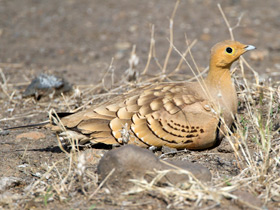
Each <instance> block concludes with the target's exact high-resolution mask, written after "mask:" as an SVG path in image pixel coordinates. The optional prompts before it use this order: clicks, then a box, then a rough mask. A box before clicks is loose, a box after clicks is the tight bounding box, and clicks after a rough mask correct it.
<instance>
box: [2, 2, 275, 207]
mask: <svg viewBox="0 0 280 210" xmlns="http://www.w3.org/2000/svg"><path fill="white" fill-rule="evenodd" d="M175 3H176V1H168V0H161V1H159V0H154V1H149V0H142V1H129V0H119V1H102V0H94V1H90V0H80V1H74V0H60V1H55V0H47V1H40V0H21V1H15V0H9V1H7V0H0V73H1V75H0V76H1V77H0V84H1V89H0V104H1V106H0V128H2V129H3V128H6V127H13V126H19V125H26V124H33V123H38V122H41V121H45V120H47V119H48V111H49V110H51V109H52V108H54V109H55V110H56V111H57V112H61V111H71V110H74V109H75V108H78V107H80V106H82V105H83V104H85V103H86V102H88V101H90V100H92V101H91V103H94V104H95V103H98V102H99V101H100V100H105V99H107V98H110V97H109V94H107V93H110V91H111V90H112V89H113V90H115V92H114V93H116V91H120V92H119V93H121V91H123V90H124V89H129V87H131V86H133V85H137V84H133V85H131V84H130V85H127V86H125V85H124V83H123V80H122V79H123V78H124V77H125V75H126V74H127V73H126V70H127V69H128V68H129V64H128V60H129V58H130V53H131V51H132V48H133V46H134V45H135V46H136V51H135V52H136V55H137V56H138V57H139V64H138V65H137V66H136V67H135V70H136V71H137V72H139V73H141V72H142V71H143V70H144V68H145V66H146V62H147V58H148V54H149V46H150V40H151V30H152V26H154V33H155V36H154V38H155V41H156V44H155V45H156V58H157V60H158V61H159V63H160V64H161V65H162V66H163V64H164V59H165V56H166V53H167V51H168V47H169V43H170V36H169V33H170V29H169V26H170V23H169V19H170V17H171V15H172V11H173V8H174V6H175ZM217 3H219V1H202V0H198V1H193V0H185V1H182V2H180V4H179V7H178V9H177V12H176V15H175V18H174V25H173V32H174V36H173V38H174V46H175V47H174V48H176V50H178V51H180V52H183V51H184V50H185V49H186V48H187V45H186V40H188V42H189V44H191V43H192V42H193V41H196V42H195V44H194V46H193V47H192V49H191V52H192V56H193V57H194V59H195V62H196V65H197V67H198V69H199V70H203V69H205V68H206V67H207V65H208V61H209V55H210V48H211V46H213V45H214V44H215V43H217V42H218V41H222V40H225V39H230V38H231V37H230V34H229V31H228V27H227V26H226V24H225V21H224V19H223V17H222V15H221V13H220V10H219V8H218V6H217ZM221 7H222V9H223V11H224V13H225V16H226V17H227V18H228V20H229V23H230V25H231V26H235V25H236V24H237V23H239V24H238V25H237V27H236V28H234V30H233V34H234V38H235V39H236V40H238V41H240V42H242V43H246V44H250V45H254V46H256V47H257V49H258V50H257V51H254V52H252V53H248V54H246V55H244V58H245V59H246V61H247V62H248V63H249V65H250V67H251V69H253V70H254V71H256V72H258V75H259V76H258V77H257V78H258V79H259V81H255V79H256V77H255V75H254V74H253V72H252V71H251V70H250V67H248V66H247V65H244V68H245V75H242V74H241V71H240V69H239V70H237V72H236V75H237V81H239V80H240V78H241V77H243V76H245V77H246V79H247V80H244V79H243V80H242V81H243V82H244V81H248V83H249V85H250V87H252V90H255V89H256V86H254V85H253V84H256V83H258V82H259V83H258V84H265V85H264V86H265V87H268V86H271V87H272V88H274V90H276V88H277V85H279V84H278V83H277V81H278V80H279V78H280V77H279V76H280V73H279V71H280V55H279V52H280V39H279V37H280V31H279V27H280V13H279V8H280V2H279V1H273V0H269V1H255V0H246V1H240V0H228V1H221ZM241 17H242V19H241ZM176 50H174V49H173V51H172V54H171V56H170V58H169V59H168V61H169V63H168V65H167V68H166V69H167V70H166V71H167V74H168V73H169V72H172V71H173V70H174V69H175V68H176V66H177V64H178V62H179V60H180V55H179V53H178V52H176ZM187 60H188V61H189V62H190V63H191V65H192V66H193V67H194V66H195V64H194V63H193V62H192V61H191V58H190V56H187ZM160 72H161V70H160V68H159V66H158V65H156V62H155V60H154V59H152V61H151V65H150V66H149V69H148V72H147V73H148V76H146V77H142V78H141V79H139V78H140V77H139V78H138V77H137V79H138V80H136V81H142V82H143V81H145V79H147V78H149V77H151V78H152V77H154V75H156V74H159V73H160ZM40 73H48V74H53V75H57V76H62V77H64V78H65V79H67V80H68V81H69V82H70V83H71V84H73V85H74V89H75V90H76V92H77V91H78V90H79V91H81V93H80V95H79V94H78V96H76V97H73V94H72V93H70V94H66V95H65V96H61V95H58V96H55V97H53V98H49V97H48V96H46V97H44V98H42V99H40V100H39V101H37V100H35V99H34V98H22V93H23V92H24V90H25V88H26V87H27V85H28V84H29V83H30V82H31V80H32V78H34V77H35V76H37V75H39V74H40ZM178 73H179V76H178V75H177V77H174V78H172V79H174V80H175V79H177V80H178V79H181V80H182V79H188V78H192V77H193V74H192V72H191V70H190V68H189V67H188V66H187V65H186V64H185V62H183V65H182V68H181V70H180V71H179V72H178ZM180 75H181V76H180ZM120 85H121V87H122V88H121V89H118V87H119V86H120ZM241 86H242V84H241ZM275 87H276V88H275ZM264 89H265V88H264ZM267 89H268V88H267ZM267 89H266V90H267ZM242 90H243V89H242V88H241V89H240V92H239V99H240V101H241V102H240V107H239V114H240V118H239V119H242V120H243V118H242V114H244V112H246V111H244V109H243V107H242V104H246V102H244V101H242V100H244V92H242ZM278 91H279V89H278ZM100 93H102V94H103V95H104V96H103V97H102V96H101V97H99V96H97V94H100ZM242 93H243V95H242ZM246 94H249V93H245V95H246ZM250 94H251V93H250ZM273 94H276V95H275V96H273V100H274V98H275V97H277V93H275V92H273ZM91 95H92V97H91ZM253 95H254V94H253ZM83 96H84V97H83ZM278 97H279V95H278ZM259 98H261V97H260V95H259V93H258V94H255V98H253V100H255V101H256V100H259ZM250 103H251V102H250ZM264 103H266V102H264ZM251 104H253V105H254V104H258V103H251ZM260 104H261V103H260ZM258 106H261V105H259V104H258ZM273 108H275V110H278V109H279V107H278V108H277V105H276V107H273ZM277 113H278V112H277V111H276V114H277ZM278 116H279V113H278ZM273 119H275V123H273V126H274V127H273V129H272V131H273V132H274V133H275V132H276V133H277V129H278V128H279V120H278V121H277V119H278V118H277V115H276V117H275V116H274V118H272V120H273ZM242 120H241V121H242ZM244 122H245V121H242V122H241V124H242V123H244ZM245 123H246V122H245ZM242 125H243V124H242ZM248 127H249V128H248V130H250V129H253V128H252V127H251V128H250V126H248ZM30 131H36V132H39V134H40V135H43V136H41V137H40V138H39V139H37V140H36V139H35V138H34V136H33V137H32V138H20V136H19V135H20V134H24V133H27V132H30ZM4 134H5V133H3V132H2V134H1V135H0V139H1V140H0V145H1V147H0V157H1V160H2V161H1V164H0V178H1V177H15V178H18V180H17V181H15V182H13V184H12V185H11V186H8V187H6V189H5V190H4V191H2V192H1V188H0V193H2V194H1V196H0V209H1V208H3V209H7V208H11V209H15V208H21V209H23V208H25V209H29V208H34V209H42V208H44V209H45V208H47V209H57V208H58V209H94V208H96V209H124V208H127V209H143V208H147V209H156V208H158V209H161V208H167V207H169V208H178V209H180V208H186V207H189V208H196V207H195V203H194V202H191V201H190V200H187V201H185V202H182V203H180V202H179V201H176V202H178V203H180V205H177V204H176V202H175V201H174V199H172V198H171V197H166V196H163V195H162V194H160V191H156V190H153V191H146V192H142V193H140V194H139V193H138V194H137V193H136V194H132V195H129V196H127V195H122V194H112V193H110V191H108V190H106V189H105V188H101V189H99V190H98V191H96V192H94V191H95V190H96V189H97V186H98V184H99V183H98V181H97V178H96V164H97V162H98V160H99V159H100V156H101V155H102V154H104V153H105V152H106V150H102V149H100V150H97V151H95V150H94V152H93V153H94V157H96V161H93V162H92V166H91V172H92V177H91V178H92V179H90V180H91V182H92V183H89V185H87V186H86V187H85V186H84V184H85V183H86V181H85V180H78V178H77V176H75V177H74V175H72V174H71V175H69V174H68V175H67V170H68V169H69V165H71V164H70V163H69V162H71V160H70V159H71V158H69V157H70V156H69V155H67V154H65V153H64V152H62V151H61V150H60V148H59V147H58V146H57V145H58V143H57V137H56V135H55V133H54V132H53V131H51V130H50V129H48V128H44V127H35V128H23V129H16V130H11V131H10V132H9V134H7V135H4ZM271 135H272V134H271ZM253 136H254V135H253V134H252V135H248V136H247V137H246V140H247V141H248V142H249V143H248V150H250V152H249V153H250V154H252V155H253V154H254V152H255V150H256V151H260V150H261V149H259V148H258V149H257V146H256V145H255V144H254V143H252V142H253V140H252V139H254V138H253ZM273 139H277V138H276V137H275V136H273ZM271 145H272V146H273V145H279V135H278V143H277V142H276V143H275V142H274V143H271ZM278 147H279V146H278ZM275 148H276V147H275ZM275 148H272V149H271V150H272V151H278V152H279V148H278V150H277V149H275ZM156 154H157V155H159V154H160V152H158V153H156ZM277 157H278V159H279V153H278V156H277V155H276V159H277ZM167 158H170V159H181V160H188V161H192V162H198V163H202V164H203V165H205V166H206V167H208V168H209V170H210V171H211V172H212V175H213V179H214V181H215V180H218V179H220V180H225V182H226V180H228V179H231V178H232V177H238V176H241V175H240V173H241V172H242V171H243V170H244V168H246V167H245V166H243V165H241V166H240V165H239V164H238V163H236V153H235V152H234V151H233V149H232V147H231V146H230V145H229V144H228V142H227V141H223V143H222V144H221V145H220V146H219V147H217V148H214V149H213V150H206V151H205V150H204V151H182V152H178V153H175V155H169V156H167ZM276 159H275V160H276ZM58 161H60V162H58ZM237 162H238V161H237ZM54 164H56V165H54ZM276 165H277V164H276ZM56 167H57V168H56ZM275 167H278V170H279V160H278V165H277V166H275ZM54 168H56V169H54ZM48 170H51V172H52V173H54V172H53V170H57V171H58V172H57V176H60V175H61V176H62V177H61V179H63V178H64V176H66V175H67V176H73V177H72V180H74V181H73V183H72V184H69V180H68V182H67V183H66V184H65V186H64V185H63V184H61V182H60V183H58V182H55V181H54V180H55V178H49V179H47V178H46V177H43V174H45V173H46V172H47V171H48ZM71 170H72V169H71ZM69 171H70V169H69ZM51 172H50V173H51ZM56 178H57V177H56ZM87 178H88V177H87ZM278 178H279V177H278ZM57 179H58V178H57ZM61 179H60V180H61ZM37 181H38V184H36V185H34V183H36V182H37ZM52 181H53V182H52ZM82 183H83V184H82ZM277 183H278V185H277V186H278V190H279V185H280V184H279V179H278V181H277V180H276V181H275V183H274V184H277ZM62 185H63V186H64V187H65V188H64V189H63V190H62V189H61V188H62V187H61V186H62ZM30 186H33V188H32V189H30ZM46 186H47V187H46ZM28 187H29V188H28ZM84 187H85V188H86V191H87V193H88V195H90V194H92V193H94V197H91V198H90V199H88V196H86V195H85V194H86V193H85V192H84ZM90 187H91V188H90ZM58 188H59V189H58ZM259 188H260V189H259V191H256V190H255V188H254V190H252V186H247V185H242V187H241V186H240V190H241V193H243V192H245V191H246V192H247V191H248V192H250V193H249V194H252V196H255V199H256V200H257V201H255V203H254V202H253V203H254V204H256V203H257V204H256V205H257V206H258V208H261V207H263V208H267V209H277V208H280V206H279V203H277V202H279V200H277V199H276V198H273V193H271V194H268V196H267V197H263V196H262V192H263V191H264V190H263V189H264V187H262V186H259ZM40 190H41V191H40ZM278 192H279V191H278ZM276 197H277V196H276ZM277 198H278V199H279V197H277ZM248 202H249V201H248ZM258 202H259V204H258ZM201 205H202V206H203V207H205V208H206V207H209V208H214V209H245V208H247V207H248V206H246V205H245V204H244V203H234V202H233V201H232V200H230V199H222V200H221V202H220V203H219V204H216V203H215V202H214V201H205V202H203V204H201Z"/></svg>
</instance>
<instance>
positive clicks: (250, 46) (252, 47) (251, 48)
mask: <svg viewBox="0 0 280 210" xmlns="http://www.w3.org/2000/svg"><path fill="white" fill-rule="evenodd" d="M244 49H245V50H246V51H249V50H254V49H257V48H256V47H255V46H253V45H247V46H246V47H245V48H244Z"/></svg>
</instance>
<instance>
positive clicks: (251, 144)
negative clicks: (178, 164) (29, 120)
mask: <svg viewBox="0 0 280 210" xmlns="http://www.w3.org/2000/svg"><path fill="white" fill-rule="evenodd" d="M178 4H179V1H177V3H176V5H175V8H174V11H173V13H172V16H171V19H170V37H169V49H168V50H167V53H166V57H165V60H164V62H163V65H161V64H160V62H159V60H158V59H157V57H156V50H155V49H156V41H155V39H154V27H153V26H152V28H151V42H150V50H149V54H148V59H147V64H146V66H145V68H144V69H143V71H142V74H141V75H138V74H136V73H135V72H137V71H136V70H135V68H136V67H137V64H138V57H137V55H136V50H135V49H136V48H135V47H134V48H133V49H132V53H131V57H130V61H129V64H130V66H129V69H128V71H127V75H124V78H125V80H122V81H121V83H120V84H121V85H120V84H119V83H115V81H114V71H112V69H113V60H112V63H111V65H110V67H109V68H108V71H107V72H106V74H105V75H104V78H103V79H102V82H101V83H100V84H97V85H95V86H77V87H75V90H74V93H73V94H72V95H70V96H63V99H64V100H61V101H58V102H56V103H55V104H53V102H50V103H52V104H47V105H45V107H46V109H48V108H49V107H55V106H56V107H64V108H65V110H67V111H73V112H76V111H79V110H81V109H84V108H86V107H87V106H89V105H91V104H93V103H99V102H102V101H103V100H105V99H106V98H110V97H112V96H114V95H118V94H120V93H121V92H125V91H127V90H129V89H131V88H134V87H137V86H141V85H144V84H151V83H153V82H155V81H173V80H174V78H176V77H174V76H176V74H177V73H178V72H179V71H180V68H181V66H182V63H183V62H185V63H186V64H187V65H188V66H189V68H190V69H191V70H192V72H193V73H194V75H195V76H194V77H193V78H192V79H191V80H189V81H192V80H199V78H201V77H202V75H203V74H204V73H205V72H206V71H203V72H199V70H198V68H196V69H193V68H192V67H191V66H192V65H190V64H189V63H188V62H187V60H186V59H185V57H186V56H190V57H191V59H192V61H193V63H194V66H196V65H195V60H194V58H193V57H192V54H191V49H192V47H193V46H194V45H195V43H196V42H197V40H194V41H193V42H192V43H191V44H188V42H186V50H185V52H183V53H181V52H179V51H178V50H177V49H176V46H174V45H173V39H174V37H173V21H174V17H175V13H176V9H177V7H178ZM218 7H219V9H220V11H221V14H222V17H223V18H224V20H225V22H226V25H227V27H228V29H229V32H230V36H231V38H232V39H234V36H233V30H234V29H235V28H236V27H238V25H239V23H240V21H241V16H240V19H238V23H237V25H236V26H234V27H231V26H230V24H229V22H228V21H227V19H226V16H225V14H224V13H223V10H222V8H221V7H220V6H218ZM186 40H187V39H186ZM172 52H176V53H178V54H179V55H180V56H179V58H180V60H179V62H178V65H177V66H176V68H175V69H174V70H172V71H167V69H168V61H169V58H170V54H171V53H172ZM153 61H154V62H155V63H156V65H157V66H158V67H159V68H160V69H161V73H160V74H159V75H153V76H151V75H147V73H148V71H149V65H150V63H151V62H153ZM237 68H238V69H240V70H241V75H240V74H238V75H236V76H234V79H235V82H236V84H237V87H238V98H239V101H240V104H239V107H240V110H241V111H240V113H239V114H238V115H237V120H236V127H237V128H236V130H235V134H234V135H233V134H232V132H231V131H230V130H229V131H228V133H229V134H232V135H231V136H227V137H226V138H228V139H229V142H230V144H231V145H232V148H233V150H234V155H235V157H236V162H237V165H238V167H239V170H240V173H239V174H238V175H237V176H232V177H229V178H228V179H227V180H226V181H225V180H224V179H223V178H222V177H219V175H214V178H213V181H212V183H207V184H205V183H202V182H200V181H199V180H197V179H196V178H195V177H194V176H193V175H192V174H190V173H189V172H187V171H182V170H179V169H178V170H175V171H176V172H177V173H183V174H187V175H189V176H190V177H191V178H190V180H189V182H188V183H184V184H182V185H180V186H173V185H169V186H165V187H164V186H159V185H157V183H158V181H159V180H160V179H161V178H162V177H163V176H164V175H165V174H166V173H168V171H158V175H157V176H156V177H155V178H154V179H153V180H152V181H151V182H147V181H146V180H131V181H132V182H133V183H135V185H136V186H137V187H136V188H134V189H130V190H128V191H127V192H125V195H130V194H137V193H140V192H141V193H143V192H144V193H149V192H154V193H156V194H157V195H158V196H160V197H161V199H163V200H165V201H166V202H167V203H168V205H167V207H168V208H169V207H170V208H172V207H178V208H179V207H183V206H193V205H195V206H197V207H201V206H203V205H204V204H205V203H207V202H209V201H213V204H211V205H212V206H210V207H209V208H212V207H215V206H217V205H220V203H221V202H222V201H223V199H240V198H238V197H237V196H235V195H234V194H232V192H233V191H234V190H236V189H246V190H248V191H249V192H250V193H252V194H254V195H257V197H258V198H260V199H261V200H262V202H263V206H266V205H267V203H269V202H271V201H278V202H279V201H280V178H279V177H280V135H279V119H278V116H279V103H280V90H279V87H275V86H274V85H273V84H271V83H269V82H268V83H264V84H260V82H259V77H258V74H257V73H256V71H254V69H253V68H252V67H250V65H249V64H248V62H247V61H246V60H245V59H244V58H241V60H240V63H239V67H237ZM245 68H246V69H250V70H251V71H252V73H253V75H254V80H255V81H248V80H247V79H246V77H245V73H244V72H245V71H244V69H245ZM206 70H207V69H206ZM235 72H236V73H238V72H240V71H239V70H238V71H235ZM131 75H134V76H133V77H131ZM0 76H1V80H0V81H1V83H0V87H1V89H2V91H3V92H4V94H5V95H6V96H7V98H8V99H9V100H13V96H14V95H15V94H19V93H17V92H16V91H11V87H10V86H9V85H8V81H7V79H6V78H5V75H4V74H3V72H2V70H1V68H0ZM108 77H109V78H111V86H112V87H113V88H112V89H110V90H107V88H106V87H105V85H104V83H105V82H104V81H105V78H108ZM180 77H183V76H182V75H180ZM127 78H130V81H129V79H127ZM131 78H132V79H131ZM144 78H145V79H144ZM185 79H186V80H187V77H186V78H185ZM143 81H145V82H143ZM100 90H105V91H106V92H105V93H102V94H96V95H93V93H96V92H99V91H100ZM77 103H79V104H81V106H79V108H74V107H76V104H77ZM33 114H34V113H27V114H25V115H24V116H14V117H13V118H11V119H8V120H12V119H16V118H18V117H28V116H33ZM53 115H56V112H55V111H54V109H51V111H50V116H53ZM56 119H58V118H53V120H56ZM6 120H7V119H6ZM58 125H60V126H61V129H62V130H65V128H64V127H63V124H62V123H60V122H58ZM57 138H58V142H59V145H60V147H61V150H62V151H63V152H64V153H65V158H64V159H62V160H59V161H57V162H55V163H53V164H52V165H45V167H42V168H39V169H37V171H38V172H40V175H38V177H39V178H38V179H37V181H35V182H34V183H32V184H31V185H30V186H28V187H27V188H26V189H25V191H26V195H25V196H23V197H21V199H22V201H24V202H26V201H28V200H32V199H34V198H35V199H36V200H37V201H38V200H39V201H41V202H43V203H44V205H47V204H48V202H50V201H52V200H59V201H64V202H67V199H69V197H70V198H74V197H75V196H76V195H77V194H79V193H81V194H82V195H83V196H85V198H86V199H88V200H91V199H93V198H94V197H95V196H97V195H98V193H104V192H106V189H101V187H102V185H103V184H104V183H101V184H100V185H99V186H98V182H97V175H96V173H93V172H92V170H90V166H89V165H88V164H87V157H86V156H85V153H84V152H81V151H80V150H79V147H78V146H77V145H78V142H77V140H76V139H73V138H72V137H71V136H67V139H68V140H69V141H70V144H71V146H72V147H71V148H72V149H71V150H70V151H67V150H65V149H64V147H63V145H61V141H60V139H59V137H57ZM109 176H110V175H109ZM240 201H241V202H243V201H242V200H240ZM243 204H244V205H245V206H247V207H250V208H253V209H260V208H259V207H256V206H253V205H252V204H250V203H246V202H243ZM8 205H11V207H13V205H12V204H11V203H9V204H8Z"/></svg>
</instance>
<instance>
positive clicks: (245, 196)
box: [232, 190, 263, 209]
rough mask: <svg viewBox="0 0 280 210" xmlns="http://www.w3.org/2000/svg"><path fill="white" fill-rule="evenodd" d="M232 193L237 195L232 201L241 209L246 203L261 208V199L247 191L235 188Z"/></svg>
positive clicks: (245, 206) (246, 206)
mask: <svg viewBox="0 0 280 210" xmlns="http://www.w3.org/2000/svg"><path fill="white" fill-rule="evenodd" d="M232 194H233V195H235V196H237V197H238V199H236V200H234V203H235V204H236V205H237V206H239V207H240V208H241V209H245V208H246V209H247V208H248V205H250V206H252V207H256V208H261V207H262V205H263V204H262V201H261V200H260V199H259V198H258V197H257V196H255V195H253V194H252V193H249V192H247V191H244V190H236V191H234V192H233V193H232ZM244 203H245V204H244ZM246 204H247V205H246ZM252 209H253V208H252Z"/></svg>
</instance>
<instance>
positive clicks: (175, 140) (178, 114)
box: [62, 84, 219, 149]
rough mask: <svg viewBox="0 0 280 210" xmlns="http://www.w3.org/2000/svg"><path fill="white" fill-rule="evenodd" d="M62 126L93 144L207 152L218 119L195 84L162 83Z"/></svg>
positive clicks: (66, 119) (71, 118) (69, 118)
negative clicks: (166, 147) (131, 145)
mask: <svg viewBox="0 0 280 210" xmlns="http://www.w3.org/2000/svg"><path fill="white" fill-rule="evenodd" d="M124 98H125V99H124ZM62 122H63V125H64V126H65V127H66V128H67V129H70V130H73V131H75V132H78V133H79V134H83V135H84V136H85V138H87V139H89V140H90V141H91V142H92V143H97V142H102V143H105V144H116V143H119V144H123V143H129V144H137V145H139V146H143V147H147V146H155V147H161V146H164V145H165V146H169V147H174V148H189V149H202V148H206V147H209V146H211V144H213V143H214V141H215V139H216V130H217V126H218V124H219V117H218V116H217V113H216V112H215V111H214V109H213V107H212V105H211V103H210V101H209V100H207V99H204V98H203V97H201V96H200V95H199V94H198V93H197V92H196V91H195V90H194V88H193V87H192V86H191V84H188V85H187V86H186V85H185V84H159V85H154V86H148V87H144V88H143V89H141V90H139V89H138V90H133V91H131V92H129V93H128V94H127V95H125V96H124V97H120V98H119V99H118V100H116V99H115V101H114V103H111V104H105V105H102V106H99V107H97V108H91V109H87V110H84V111H81V112H78V113H76V114H73V115H70V116H67V117H64V118H63V119H62Z"/></svg>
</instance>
